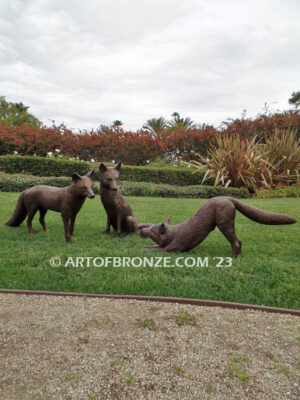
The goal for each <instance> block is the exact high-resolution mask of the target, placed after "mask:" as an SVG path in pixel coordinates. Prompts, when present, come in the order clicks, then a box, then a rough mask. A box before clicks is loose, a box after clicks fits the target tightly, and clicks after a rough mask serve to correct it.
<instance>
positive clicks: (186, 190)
mask: <svg viewBox="0 0 300 400" xmlns="http://www.w3.org/2000/svg"><path fill="white" fill-rule="evenodd" d="M71 181H72V180H71V178H69V177H63V176H61V177H47V176H46V177H40V176H33V175H22V174H6V173H2V174H1V175H0V191H2V192H21V191H22V190H25V189H27V188H29V187H32V186H35V185H49V186H58V187H64V186H68V185H70V183H71ZM120 188H121V191H122V193H123V194H124V195H125V196H147V197H185V198H203V199H206V198H211V197H215V196H233V197H240V198H246V197H249V193H248V191H247V190H246V189H236V188H224V187H214V186H200V185H198V186H171V185H164V184H154V183H147V182H128V181H121V182H120ZM99 189H100V186H99V182H97V181H95V182H94V190H95V193H99Z"/></svg>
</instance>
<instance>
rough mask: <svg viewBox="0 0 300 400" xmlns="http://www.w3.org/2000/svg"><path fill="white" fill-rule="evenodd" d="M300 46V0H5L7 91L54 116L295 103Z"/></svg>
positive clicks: (0, 71) (84, 118)
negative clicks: (293, 93) (290, 98)
mask: <svg viewBox="0 0 300 400" xmlns="http://www.w3.org/2000/svg"><path fill="white" fill-rule="evenodd" d="M299 49H300V1H299V0H282V1H281V0H209V1H208V0H197V1H196V0H184V1H183V0H86V1H83V0H9V1H8V0H0V95H4V96H6V98H7V100H10V101H22V102H23V103H24V104H26V105H29V106H30V111H31V112H32V113H33V114H34V115H35V116H37V117H38V118H39V119H40V120H42V121H43V122H44V123H47V124H49V120H55V121H56V122H57V123H61V122H64V123H66V124H67V125H68V126H69V127H72V128H91V127H97V126H99V125H100V124H110V123H111V122H112V121H113V120H115V119H120V120H121V121H122V122H123V123H124V127H125V128H127V129H138V128H140V127H141V126H142V124H143V123H144V122H145V121H146V120H147V119H149V118H152V117H159V116H161V115H162V116H164V117H166V118H168V117H170V115H171V113H172V112H174V111H178V112H179V113H180V114H182V115H183V116H189V117H191V118H192V119H193V120H194V121H196V122H197V123H202V122H206V123H211V124H214V125H216V126H217V125H218V124H219V123H220V122H221V121H222V120H224V119H226V118H227V117H238V116H240V115H241V112H242V110H243V109H246V110H247V112H248V115H249V116H254V115H255V114H257V113H258V112H260V111H261V110H262V107H263V105H264V103H265V102H267V103H269V104H271V106H270V107H271V109H287V108H288V102H287V101H288V98H289V97H290V95H291V93H292V91H295V90H300V50H299ZM275 102H276V103H275Z"/></svg>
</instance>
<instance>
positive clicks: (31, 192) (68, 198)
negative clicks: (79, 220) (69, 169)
mask: <svg viewBox="0 0 300 400" xmlns="http://www.w3.org/2000/svg"><path fill="white" fill-rule="evenodd" d="M93 173H94V170H91V171H90V172H88V173H87V174H86V175H84V176H80V175H78V174H76V173H73V174H72V180H73V183H72V184H71V185H70V186H67V187H64V188H58V187H53V186H45V185H38V186H33V187H32V188H30V189H26V190H24V191H23V192H22V193H21V194H20V196H19V198H18V202H17V205H16V208H15V210H14V212H13V215H12V216H11V218H10V219H9V220H8V221H7V222H6V223H5V225H7V226H19V225H20V224H21V223H22V222H23V221H24V219H25V218H26V216H27V215H28V219H27V227H28V231H29V233H31V234H32V233H33V230H32V219H33V217H34V216H35V214H36V212H37V211H39V212H40V219H39V221H40V223H41V225H42V227H43V229H44V231H48V230H49V229H48V228H47V227H46V224H45V215H46V213H47V211H48V210H52V211H57V212H60V213H61V216H62V219H63V223H64V227H65V238H66V241H67V242H70V240H71V236H72V235H73V231H74V224H75V219H76V215H77V213H78V212H79V210H80V209H81V207H82V205H83V203H84V201H85V199H86V197H88V198H90V199H93V198H94V197H95V194H94V191H93V188H92V175H93Z"/></svg>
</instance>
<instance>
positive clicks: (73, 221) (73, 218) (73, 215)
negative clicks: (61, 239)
mask: <svg viewBox="0 0 300 400" xmlns="http://www.w3.org/2000/svg"><path fill="white" fill-rule="evenodd" d="M75 219H76V214H72V216H71V219H70V235H73V232H74V225H75Z"/></svg>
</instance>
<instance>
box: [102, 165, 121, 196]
mask: <svg viewBox="0 0 300 400" xmlns="http://www.w3.org/2000/svg"><path fill="white" fill-rule="evenodd" d="M120 168H121V163H118V164H117V165H116V166H115V167H107V166H106V165H104V164H103V163H101V164H100V167H99V171H100V185H101V187H104V188H106V189H109V190H114V191H116V190H118V180H119V171H120Z"/></svg>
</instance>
